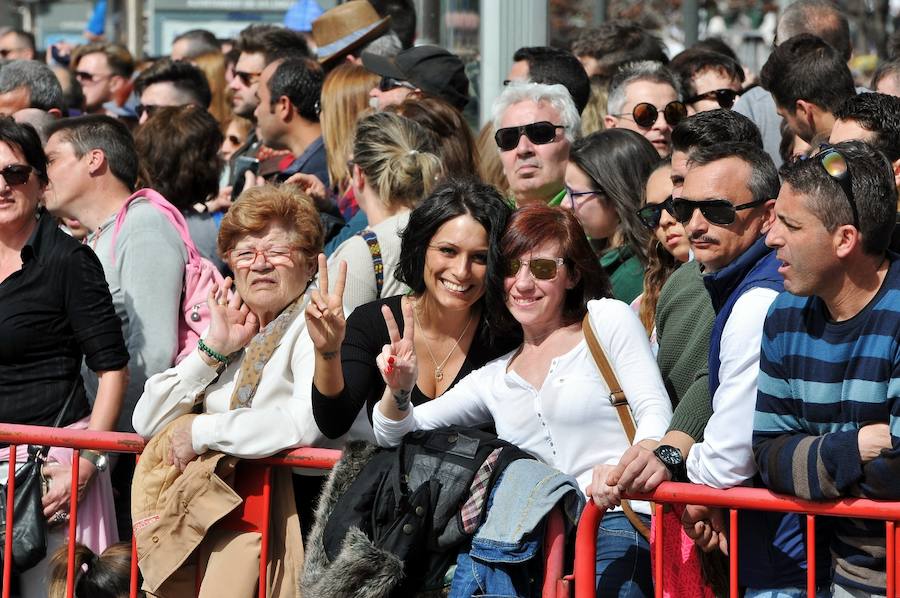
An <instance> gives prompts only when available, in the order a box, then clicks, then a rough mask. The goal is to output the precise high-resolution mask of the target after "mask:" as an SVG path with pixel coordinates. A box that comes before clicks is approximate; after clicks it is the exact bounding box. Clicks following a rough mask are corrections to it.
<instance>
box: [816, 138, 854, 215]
mask: <svg viewBox="0 0 900 598" xmlns="http://www.w3.org/2000/svg"><path fill="white" fill-rule="evenodd" d="M815 158H817V159H818V160H819V164H821V165H822V168H824V169H825V172H826V173H828V176H830V177H831V178H832V179H834V180H835V182H837V184H838V185H840V186H841V189H842V190H843V191H844V195H845V196H846V197H847V201H848V202H849V203H850V209H851V210H852V211H853V226H855V227H856V230H859V209H857V207H856V198H855V197H854V196H853V185H852V179H851V177H850V168H849V167H848V166H847V159H846V158H845V157H844V155H843V154H842V153H841V152H839V151H838V150H836V149H835V148H833V147H831V146H830V145H827V144H825V145H823V146H822V150H821V151H820V152H819V153H818V154H816V155H815Z"/></svg>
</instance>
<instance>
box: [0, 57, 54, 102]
mask: <svg viewBox="0 0 900 598" xmlns="http://www.w3.org/2000/svg"><path fill="white" fill-rule="evenodd" d="M22 87H27V88H28V91H29V95H30V98H29V100H28V102H29V103H28V107H29V108H38V109H40V110H52V109H54V108H56V109H57V110H63V109H64V107H65V100H64V99H63V91H62V86H61V85H60V84H59V79H57V78H56V75H54V74H53V71H52V70H50V67H48V66H47V65H46V64H44V63H42V62H38V61H37V60H13V61H12V62H9V63H7V64H4V65H3V68H2V69H0V93H9V92H11V91H14V90H16V89H19V88H22Z"/></svg>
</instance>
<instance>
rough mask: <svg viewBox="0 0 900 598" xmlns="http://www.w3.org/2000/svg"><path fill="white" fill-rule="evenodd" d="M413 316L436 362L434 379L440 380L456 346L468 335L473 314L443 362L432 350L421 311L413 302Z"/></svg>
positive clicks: (433, 360) (426, 347)
mask: <svg viewBox="0 0 900 598" xmlns="http://www.w3.org/2000/svg"><path fill="white" fill-rule="evenodd" d="M413 316H415V318H416V324H418V325H419V330H421V331H422V340H423V341H425V349H427V350H428V355H430V356H431V362H432V363H433V364H434V366H435V367H434V379H435V380H437V381H438V382H440V381H441V380H443V379H444V366H445V365H446V364H447V362H448V361H449V360H450V356H451V355H453V352H454V351H456V348H457V347H458V346H459V341H461V340H462V337H464V336H465V335H466V331H467V330H468V329H469V324H471V323H472V314H471V313H469V319H468V320H466V326H465V328H463V331H462V334H460V335H459V337H457V339H456V342H455V343H453V347H452V348H451V349H450V352H449V353H447V357H445V358H444V361H442V362H441V363H438V362H437V359H435V358H434V353H433V352H432V351H431V345H430V344H428V337H427V336H425V328H423V327H422V322H420V321H419V312H418V310H417V309H416V306H415V304H413Z"/></svg>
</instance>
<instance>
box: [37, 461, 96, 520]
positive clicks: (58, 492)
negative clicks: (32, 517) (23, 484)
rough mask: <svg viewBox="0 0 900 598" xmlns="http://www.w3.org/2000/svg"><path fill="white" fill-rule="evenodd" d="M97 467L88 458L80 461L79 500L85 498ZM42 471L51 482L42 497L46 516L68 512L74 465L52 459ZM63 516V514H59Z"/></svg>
mask: <svg viewBox="0 0 900 598" xmlns="http://www.w3.org/2000/svg"><path fill="white" fill-rule="evenodd" d="M96 470H97V468H96V467H94V464H93V463H91V462H90V461H88V460H87V459H79V462H78V500H81V499H82V498H84V493H85V490H87V487H88V484H89V483H90V481H91V480H92V479H93V477H94V472H96ZM41 473H42V474H43V476H44V478H46V480H47V481H48V482H49V489H48V490H47V493H46V494H44V496H43V497H42V498H41V503H42V504H43V507H44V516H45V517H46V518H47V519H51V518H52V517H54V516H57V513H68V511H69V501H70V499H71V494H72V493H71V483H72V465H71V464H68V463H59V462H57V461H50V462H48V463H46V464H44V466H43V467H42V468H41ZM59 517H62V516H59Z"/></svg>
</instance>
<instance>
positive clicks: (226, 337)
mask: <svg viewBox="0 0 900 598" xmlns="http://www.w3.org/2000/svg"><path fill="white" fill-rule="evenodd" d="M231 286H232V280H231V277H230V276H229V277H228V278H226V279H225V284H224V285H223V286H222V288H219V286H218V285H213V287H212V288H211V289H210V291H209V296H208V297H207V298H206V303H207V305H208V306H209V315H210V324H209V332H207V334H206V339H204V341H203V342H204V343H206V345H207V346H208V347H209V348H210V349H212V350H214V351H216V352H218V353H221V354H223V355H231V354H232V353H234V352H235V351H239V350H240V349H243V348H244V347H246V346H247V343H249V342H250V340H251V339H252V338H253V336H254V335H255V334H256V333H257V332H258V331H259V318H257V317H256V314H254V313H253V312H251V311H250V307H249V306H248V305H247V304H246V303H244V301H243V299H241V296H240V294H238V292H237V291H234V292H233V293H231V294H230V297H229V290H230V289H231Z"/></svg>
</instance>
